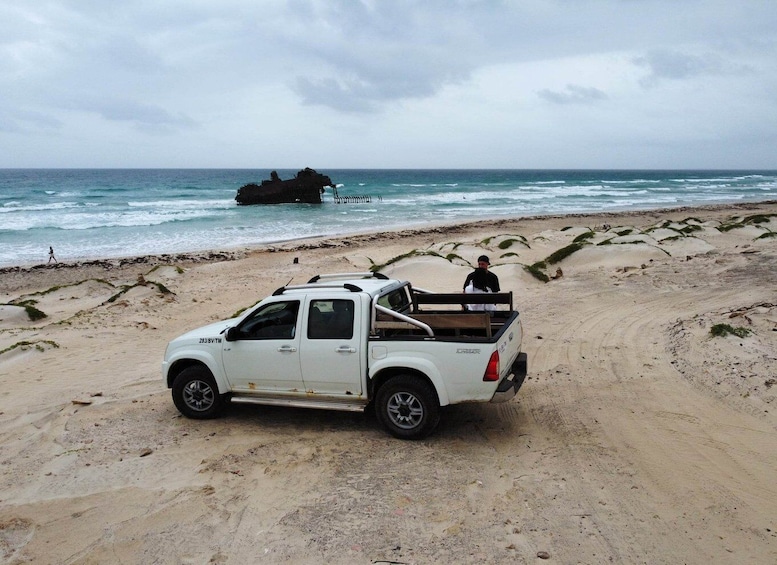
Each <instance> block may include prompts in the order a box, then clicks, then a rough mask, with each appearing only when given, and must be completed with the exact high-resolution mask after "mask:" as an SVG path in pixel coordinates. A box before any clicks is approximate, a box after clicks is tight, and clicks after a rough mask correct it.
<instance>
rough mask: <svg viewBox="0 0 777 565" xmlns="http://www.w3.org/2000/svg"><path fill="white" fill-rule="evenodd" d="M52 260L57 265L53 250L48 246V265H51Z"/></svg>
mask: <svg viewBox="0 0 777 565" xmlns="http://www.w3.org/2000/svg"><path fill="white" fill-rule="evenodd" d="M52 260H53V261H54V262H55V263H57V258H56V257H54V248H53V247H51V246H50V245H49V263H51V261H52Z"/></svg>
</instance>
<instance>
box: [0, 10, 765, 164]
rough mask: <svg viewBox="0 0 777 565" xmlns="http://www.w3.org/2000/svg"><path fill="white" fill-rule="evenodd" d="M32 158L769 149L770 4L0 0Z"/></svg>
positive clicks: (353, 157) (291, 160)
mask: <svg viewBox="0 0 777 565" xmlns="http://www.w3.org/2000/svg"><path fill="white" fill-rule="evenodd" d="M38 167H41V168H125V167H126V168H251V169H276V168H277V169H301V168H304V167H313V168H315V169H318V170H323V171H325V170H327V169H333V168H457V169H458V168H488V169H491V168H505V169H525V168H529V169H547V168H551V169H562V168H583V169H588V168H619V169H693V168H701V169H777V2H776V1H775V0H515V1H497V0H417V1H413V0H278V1H276V0H218V1H213V0H121V1H117V2H113V1H106V0H35V1H34V2H33V1H30V0H3V1H2V2H1V3H0V168H38Z"/></svg>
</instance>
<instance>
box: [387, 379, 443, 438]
mask: <svg viewBox="0 0 777 565" xmlns="http://www.w3.org/2000/svg"><path fill="white" fill-rule="evenodd" d="M375 410H376V412H377V416H378V419H379V420H380V422H381V424H383V426H384V427H385V428H386V429H387V430H388V431H389V433H390V434H391V435H393V436H394V437H398V438H400V439H421V438H423V437H426V436H428V435H429V434H430V433H432V431H434V429H435V428H436V427H437V424H438V423H439V422H440V404H439V402H438V401H437V395H436V394H435V392H434V389H433V388H432V387H431V386H430V385H429V384H428V383H427V382H425V381H423V380H421V379H420V378H418V377H413V376H410V375H398V376H396V377H392V378H391V379H389V381H388V382H386V384H384V385H383V386H382V387H381V388H380V390H378V394H377V397H376V398H375Z"/></svg>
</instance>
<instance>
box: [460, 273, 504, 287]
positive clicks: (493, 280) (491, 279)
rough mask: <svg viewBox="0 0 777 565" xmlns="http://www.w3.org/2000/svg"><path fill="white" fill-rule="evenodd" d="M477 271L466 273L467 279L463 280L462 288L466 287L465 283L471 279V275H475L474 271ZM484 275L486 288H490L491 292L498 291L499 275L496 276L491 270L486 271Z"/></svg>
mask: <svg viewBox="0 0 777 565" xmlns="http://www.w3.org/2000/svg"><path fill="white" fill-rule="evenodd" d="M476 272H477V271H472V272H471V273H470V274H468V275H467V280H465V281H464V288H467V285H468V284H469V283H470V281H471V280H472V277H474V276H475V273H476ZM486 277H487V279H488V284H487V285H486V286H488V288H490V289H491V292H499V290H500V289H499V277H497V276H496V275H495V274H494V273H492V272H491V271H486Z"/></svg>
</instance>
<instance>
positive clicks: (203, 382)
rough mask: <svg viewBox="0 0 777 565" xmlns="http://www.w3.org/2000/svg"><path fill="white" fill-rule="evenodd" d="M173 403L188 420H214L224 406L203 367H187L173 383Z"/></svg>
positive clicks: (221, 398) (217, 390)
mask: <svg viewBox="0 0 777 565" xmlns="http://www.w3.org/2000/svg"><path fill="white" fill-rule="evenodd" d="M173 402H174V403H175V406H176V408H178V410H179V411H180V412H181V414H183V415H184V416H186V417H188V418H196V419H198V420H205V419H208V418H215V417H216V416H218V414H219V412H221V409H222V408H223V406H224V399H223V397H222V396H221V395H220V394H219V389H218V387H217V386H216V381H215V380H214V379H213V375H211V374H210V371H208V369H206V368H205V367H201V366H192V367H187V368H186V369H184V370H183V371H181V372H180V374H179V375H178V376H177V377H175V380H174V381H173Z"/></svg>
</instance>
